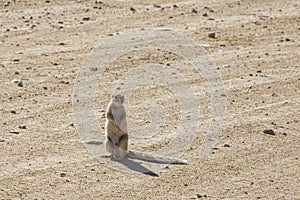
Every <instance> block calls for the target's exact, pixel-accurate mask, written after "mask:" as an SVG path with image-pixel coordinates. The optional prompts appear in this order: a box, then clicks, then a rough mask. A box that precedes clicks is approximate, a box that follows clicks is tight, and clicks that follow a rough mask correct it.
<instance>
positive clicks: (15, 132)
mask: <svg viewBox="0 0 300 200" xmlns="http://www.w3.org/2000/svg"><path fill="white" fill-rule="evenodd" d="M9 133H12V134H19V131H9Z"/></svg>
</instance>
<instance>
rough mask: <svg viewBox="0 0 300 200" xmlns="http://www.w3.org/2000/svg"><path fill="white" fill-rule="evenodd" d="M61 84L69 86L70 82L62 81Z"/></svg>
mask: <svg viewBox="0 0 300 200" xmlns="http://www.w3.org/2000/svg"><path fill="white" fill-rule="evenodd" d="M60 83H62V84H69V83H70V82H69V81H64V80H61V81H60Z"/></svg>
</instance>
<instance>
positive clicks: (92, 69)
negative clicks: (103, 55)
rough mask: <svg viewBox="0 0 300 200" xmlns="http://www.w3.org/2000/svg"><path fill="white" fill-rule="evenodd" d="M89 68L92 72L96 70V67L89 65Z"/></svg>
mask: <svg viewBox="0 0 300 200" xmlns="http://www.w3.org/2000/svg"><path fill="white" fill-rule="evenodd" d="M90 70H91V71H92V72H95V71H97V70H98V68H97V67H90Z"/></svg>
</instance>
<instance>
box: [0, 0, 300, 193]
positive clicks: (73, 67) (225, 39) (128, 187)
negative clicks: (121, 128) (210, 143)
mask: <svg viewBox="0 0 300 200" xmlns="http://www.w3.org/2000/svg"><path fill="white" fill-rule="evenodd" d="M0 8H1V11H0V12H1V21H0V30H1V32H0V36H1V48H0V61H1V62H0V85H1V87H0V94H1V95H0V100H1V104H0V117H1V118H0V119H1V120H0V122H1V131H0V157H1V159H0V199H197V198H201V199H300V170H299V169H300V137H299V136H300V123H299V121H300V95H299V91H300V65H299V63H300V51H299V47H300V35H299V32H300V13H299V10H300V2H299V1H297V0H284V1H271V0H266V1H259V0H253V1H243V0H240V1H229V0H220V1H216V0H213V1H206V2H205V1H173V2H172V3H170V2H169V1H166V0H156V1H147V2H144V1H141V0H139V1H125V0H119V1H102V2H101V1H87V0H85V1H83V0H82V1H80V0H78V1H66V0H63V1H59V0H49V1H48V0H47V1H46V0H44V1H38V0H33V1H23V0H16V1H11V0H1V2H0ZM147 27H162V28H165V27H168V28H173V29H176V30H178V31H179V32H181V33H183V34H185V35H187V36H188V37H190V38H192V39H193V40H194V41H196V42H198V43H199V44H202V45H203V44H204V48H205V50H206V51H207V52H208V53H209V54H210V56H211V57H212V58H213V60H214V62H215V65H216V67H217V69H218V70H217V72H218V73H219V76H220V78H221V79H222V82H223V87H224V89H225V94H226V99H227V102H226V105H227V112H226V122H225V124H224V126H223V130H222V131H221V133H220V138H219V141H218V143H217V144H216V145H217V146H216V148H215V150H214V151H213V153H212V154H210V155H209V156H207V157H205V158H199V157H198V156H197V155H198V153H199V149H200V147H201V145H202V144H203V140H204V138H205V135H206V134H207V131H208V125H209V124H208V122H209V119H210V109H209V106H208V105H210V104H209V103H210V97H209V93H208V91H207V89H206V88H205V85H204V83H205V80H204V79H203V78H201V77H200V78H199V77H198V78H197V77H193V75H192V74H191V76H190V77H189V81H190V82H189V84H190V86H191V87H192V88H197V86H203V87H199V88H203V91H201V90H197V92H196V95H197V98H198V103H199V105H201V106H202V107H203V108H202V115H201V122H199V123H202V124H203V126H202V127H203V128H201V129H199V130H197V136H196V137H195V139H194V140H193V142H192V144H191V148H189V149H188V150H187V151H185V153H184V157H185V158H187V159H188V160H189V164H188V165H169V166H168V167H164V168H162V169H160V170H156V171H155V173H157V174H158V177H153V176H149V175H145V174H141V173H137V172H132V173H130V172H124V173H122V172H120V171H118V170H111V168H109V167H108V166H107V165H106V164H104V163H102V162H100V161H99V160H97V159H96V158H95V157H93V156H92V155H91V154H89V153H88V151H87V149H86V148H85V146H84V145H83V144H82V141H81V140H80V138H79V137H78V134H77V132H76V129H75V126H74V119H73V106H72V99H73V88H74V84H75V81H76V77H77V74H78V71H79V70H80V68H81V66H82V63H83V62H84V60H85V59H86V57H87V56H88V54H89V53H90V52H91V51H92V50H93V49H95V48H96V47H97V46H98V45H99V44H100V43H101V42H102V41H103V40H104V39H106V38H108V37H112V35H115V34H116V33H118V32H124V31H126V30H128V29H133V28H147ZM211 33H215V36H214V37H213V35H212V34H211ZM209 35H210V36H209ZM160 54H161V52H159V51H154V52H138V53H134V52H133V53H132V55H131V57H132V58H134V59H129V58H128V57H122V58H120V59H119V60H117V61H116V62H115V63H114V64H113V67H112V68H111V69H108V71H107V72H106V74H105V76H104V78H103V79H102V82H101V83H100V84H99V85H100V87H99V88H98V89H99V98H97V100H96V105H97V108H96V109H105V107H106V105H107V102H108V100H109V97H110V91H111V88H112V87H113V83H114V81H115V80H117V79H119V78H120V76H121V75H122V72H123V71H124V70H126V69H127V68H129V67H130V66H131V64H134V63H138V64H139V63H143V62H149V60H150V61H155V62H161V63H165V62H167V60H172V62H171V66H172V65H173V64H176V63H177V60H178V59H176V58H174V59H172V55H167V54H164V53H162V56H158V55H160ZM164 56H165V57H164ZM168 56H169V57H168ZM178 62H181V61H180V60H178ZM122 70H123V71H122ZM182 74H184V75H186V76H188V75H189V73H188V72H186V71H185V70H184V69H182ZM166 78H167V77H166ZM14 79H20V80H22V83H23V87H20V86H21V85H19V86H18V84H17V83H12V82H11V81H12V80H14ZM103 85H104V86H103ZM101 86H103V88H101ZM199 88H198V89H199ZM151 91H152V92H151ZM153 91H154V92H153ZM150 94H151V95H152V96H154V97H153V98H152V99H151V98H147V100H146V101H145V100H143V98H142V97H148V96H151V95H150ZM155 94H156V96H155ZM164 94H167V95H166V96H167V97H166V96H163V95H164ZM135 95H136V98H135V99H132V101H131V104H134V105H136V106H135V107H133V108H132V110H131V113H135V114H136V115H137V113H138V115H139V116H144V117H145V118H147V117H149V116H148V115H147V112H146V111H147V106H149V105H151V103H153V101H156V103H160V104H162V105H165V106H166V110H167V111H168V112H167V113H169V112H171V111H172V110H175V111H177V109H180V108H178V104H177V103H176V99H174V96H172V93H166V92H164V91H163V90H162V88H156V89H155V88H154V89H153V88H151V87H148V88H144V90H139V91H138V92H137V94H135ZM100 96H101V97H100ZM163 97H164V98H163ZM165 97H166V98H165ZM165 99H167V102H166V101H165ZM174 113H175V114H174ZM166 116H167V118H166V119H167V120H168V122H167V123H169V124H168V125H169V128H168V129H169V130H171V131H174V130H173V129H172V128H174V126H176V122H177V121H176V120H177V117H178V116H177V115H176V112H173V115H172V113H171V114H170V115H166ZM130 117H131V118H133V120H134V116H132V115H131V116H129V118H130ZM150 117H152V119H153V120H154V121H155V120H160V119H159V117H160V115H156V116H154V117H153V116H150ZM98 118H99V124H100V125H101V126H102V127H103V125H104V118H103V113H101V112H100V113H99V112H98ZM150 123H151V121H150ZM195 123H197V122H195ZM145 128H147V127H145ZM165 129H166V131H167V128H165ZM264 130H273V131H274V133H275V135H274V134H273V135H272V134H267V133H264ZM168 139H170V138H168V137H167V138H164V140H162V142H161V143H155V142H152V143H151V141H150V143H151V145H148V146H147V144H148V142H147V144H146V143H145V141H132V142H131V144H130V145H131V147H132V148H135V149H140V150H141V149H142V150H145V151H147V150H149V151H151V150H153V149H155V148H160V147H161V146H163V145H164V144H165V142H167V141H165V140H168ZM138 142H139V143H138ZM142 164H143V163H142Z"/></svg>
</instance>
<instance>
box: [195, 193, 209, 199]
mask: <svg viewBox="0 0 300 200" xmlns="http://www.w3.org/2000/svg"><path fill="white" fill-rule="evenodd" d="M196 195H197V198H202V197H207V195H206V194H204V195H202V194H196Z"/></svg>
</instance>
